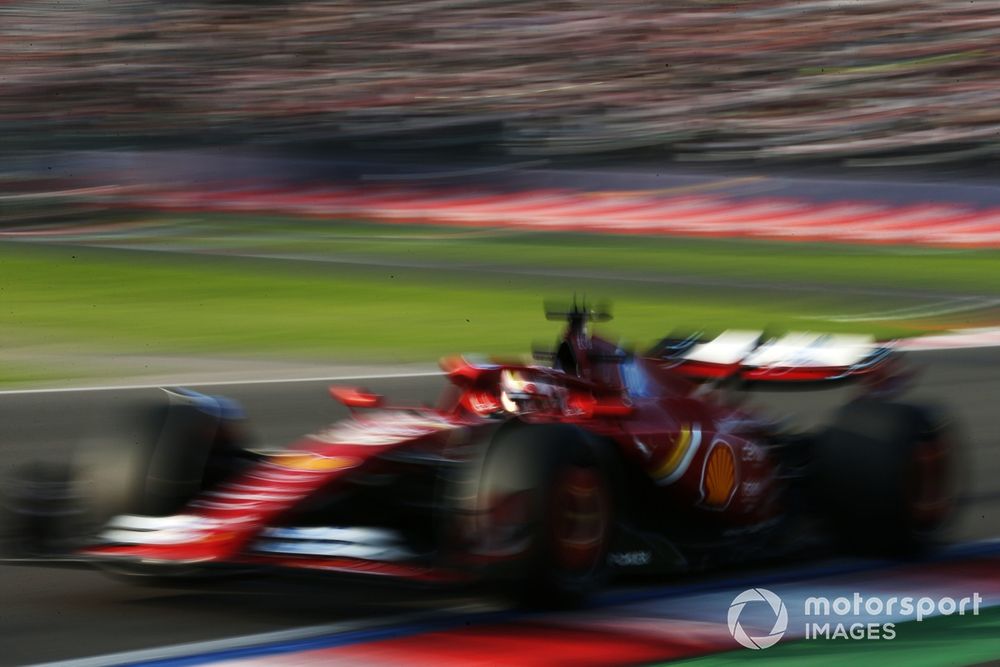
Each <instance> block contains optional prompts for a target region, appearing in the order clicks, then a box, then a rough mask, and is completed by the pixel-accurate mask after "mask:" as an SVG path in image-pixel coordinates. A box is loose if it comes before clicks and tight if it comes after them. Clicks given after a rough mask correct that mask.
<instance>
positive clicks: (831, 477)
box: [814, 399, 962, 556]
mask: <svg viewBox="0 0 1000 667" xmlns="http://www.w3.org/2000/svg"><path fill="white" fill-rule="evenodd" d="M961 463H962V443H961V437H960V435H959V433H958V430H957V428H956V426H955V424H954V423H953V422H952V421H951V420H950V419H949V418H948V417H947V416H946V415H944V414H943V413H940V412H936V411H932V410H929V409H927V408H923V407H919V406H915V405H908V404H901V403H889V402H883V401H878V400H871V399H861V400H856V401H853V402H851V403H849V404H847V405H846V406H844V407H843V408H841V410H840V411H839V412H838V413H837V415H836V417H835V419H834V423H833V424H832V425H831V426H830V427H829V428H828V429H826V430H825V431H824V432H822V433H821V434H820V435H819V437H818V439H817V442H816V458H815V462H814V464H815V477H814V479H815V481H816V490H817V492H818V495H819V502H820V504H821V506H822V507H823V508H824V513H825V515H826V516H827V517H828V519H829V521H830V524H831V527H832V528H833V531H834V533H835V535H836V536H837V537H838V538H839V539H840V541H841V542H842V543H843V545H844V546H845V547H847V548H848V549H849V550H851V551H854V552H863V553H869V554H880V555H893V556H906V555H915V554H918V553H919V552H921V551H923V550H924V549H926V548H927V547H930V546H932V545H934V544H936V543H939V542H940V541H942V539H943V537H944V534H945V531H946V529H947V527H948V525H949V523H950V521H951V519H952V518H953V517H954V514H955V513H956V511H957V507H958V491H959V488H958V487H959V484H960V481H961V480H960V471H961Z"/></svg>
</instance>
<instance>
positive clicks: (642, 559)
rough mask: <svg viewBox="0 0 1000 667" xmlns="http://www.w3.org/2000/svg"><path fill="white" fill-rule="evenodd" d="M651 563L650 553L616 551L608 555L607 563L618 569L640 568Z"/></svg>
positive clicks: (651, 554)
mask: <svg viewBox="0 0 1000 667" xmlns="http://www.w3.org/2000/svg"><path fill="white" fill-rule="evenodd" d="M652 562H653V553H652V552H650V551H645V550H643V551H617V552H614V553H610V554H608V563H610V564H611V565H616V566H618V567H642V566H643V565H649V564H650V563H652Z"/></svg>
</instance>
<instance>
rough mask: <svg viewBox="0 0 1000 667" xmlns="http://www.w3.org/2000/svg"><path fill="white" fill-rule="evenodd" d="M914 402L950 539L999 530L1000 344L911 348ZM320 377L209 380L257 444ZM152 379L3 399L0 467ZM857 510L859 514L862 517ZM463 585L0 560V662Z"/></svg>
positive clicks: (311, 420) (334, 410)
mask: <svg viewBox="0 0 1000 667" xmlns="http://www.w3.org/2000/svg"><path fill="white" fill-rule="evenodd" d="M911 359H912V363H913V364H914V365H915V366H916V367H918V368H919V369H920V370H921V381H920V384H919V386H918V388H917V389H916V390H915V391H914V392H913V397H914V398H915V399H919V400H924V399H931V398H933V399H934V400H935V401H936V402H938V403H941V404H943V405H945V406H947V407H949V408H950V409H951V410H952V411H953V413H954V414H955V415H956V416H957V418H958V420H959V421H960V422H961V423H962V424H963V426H964V429H965V432H966V434H967V441H968V445H969V446H968V453H969V457H968V458H969V463H970V465H969V470H970V480H969V483H968V487H967V489H966V493H965V497H966V499H967V502H966V507H965V509H964V511H963V515H962V517H961V520H960V521H959V522H958V524H957V526H956V531H955V538H956V539H957V540H976V539H984V538H994V537H1000V453H998V441H1000V432H998V429H997V427H996V425H995V424H996V417H997V413H998V410H997V408H998V404H1000V348H983V349H974V350H956V351H940V352H939V351H934V352H920V353H914V354H912V355H911ZM326 384H327V383H326V382H320V381H310V382H273V383H266V384H234V385H230V386H213V387H212V388H211V390H212V391H213V392H215V393H224V394H226V395H229V396H231V397H233V398H237V399H239V400H241V401H242V402H243V403H244V405H245V407H246V408H247V411H248V413H249V415H250V417H251V420H252V422H253V425H254V431H255V433H256V436H257V440H258V442H259V443H261V444H269V445H277V444H282V443H285V442H288V441H290V440H293V439H294V438H295V437H296V436H298V435H300V434H302V433H304V432H308V431H310V430H312V429H315V428H317V427H319V426H322V425H324V424H326V423H329V422H330V421H332V420H334V419H336V418H338V417H340V416H342V415H343V414H344V413H343V409H342V408H340V407H339V406H337V405H335V404H334V402H333V401H332V400H331V399H330V398H329V397H328V395H327V392H326ZM363 384H366V385H367V386H369V387H370V388H372V389H373V390H376V391H380V392H383V393H385V394H387V395H388V396H389V398H390V399H392V400H398V401H400V402H403V401H406V402H411V403H412V402H414V401H419V400H425V399H427V400H429V399H431V398H433V397H434V395H435V394H436V392H437V390H438V389H439V388H440V387H441V384H442V380H441V379H440V378H437V377H416V378H413V377H410V378H384V379H372V380H369V381H366V382H364V383H363ZM849 391H850V389H836V390H827V391H822V392H814V393H808V394H801V393H786V392H782V393H771V394H766V395H765V394H758V395H757V396H755V397H754V398H753V399H752V400H754V401H755V402H760V403H763V404H765V405H766V406H767V407H768V408H769V409H773V411H774V412H775V413H776V414H778V413H780V414H791V415H794V416H793V420H794V421H796V422H797V423H800V424H802V425H808V424H810V423H817V422H822V421H823V419H824V418H825V416H826V415H827V414H828V413H829V411H830V410H831V409H832V408H833V407H834V406H835V405H836V404H838V402H840V401H841V400H843V398H844V397H845V396H846V393H847V392H849ZM157 400H160V392H158V391H157V390H156V389H112V390H100V391H79V392H52V393H9V394H3V395H0V454H2V456H0V475H3V476H4V477H6V475H8V474H10V472H11V471H12V470H13V469H15V468H16V467H17V466H18V465H20V464H22V463H24V462H26V461H30V460H35V459H48V460H58V459H61V458H64V457H67V456H71V454H72V451H73V449H74V448H75V447H79V446H82V445H85V444H86V442H87V441H88V440H91V439H98V438H121V437H128V436H129V434H128V433H127V429H126V430H123V428H122V424H124V423H127V421H128V416H129V413H130V411H131V410H133V409H134V408H135V406H136V404H139V403H149V402H153V401H157ZM861 520H865V519H864V518H862V519H861ZM476 601H477V600H476V599H475V598H470V597H469V595H468V594H467V593H453V592H452V593H446V592H440V591H433V590H419V589H400V588H398V587H394V586H382V585H375V584H372V583H368V582H364V583H351V584H346V583H343V582H341V581H339V580H331V581H329V582H322V584H321V585H318V584H317V582H315V581H314V580H312V579H297V578H285V577H282V578H267V579H246V580H233V581H227V582H219V583H214V584H212V585H208V586H204V587H201V588H178V587H165V586H154V585H148V584H146V585H138V586H137V585H135V584H127V583H123V582H119V581H115V580H112V579H109V578H107V577H106V576H104V575H102V574H100V573H98V572H93V571H90V570H83V569H55V568H45V567H36V566H23V565H12V564H8V563H2V564H0V665H19V664H28V663H35V662H43V661H51V660H62V659H70V658H79V657H85V656H98V655H104V654H108V653H112V652H120V651H129V650H137V649H146V648H150V647H159V646H165V645H172V644H179V643H186V642H194V641H204V640H213V639H223V638H227V637H234V636H238V635H246V634H252V633H261V632H269V631H277V630H283V629H291V628H297V627H301V626H309V625H317V624H326V623H333V622H338V621H347V620H359V619H372V618H384V617H387V616H393V615H398V614H410V613H413V612H420V611H430V610H435V609H441V608H445V607H455V606H458V605H463V604H469V603H474V602H476Z"/></svg>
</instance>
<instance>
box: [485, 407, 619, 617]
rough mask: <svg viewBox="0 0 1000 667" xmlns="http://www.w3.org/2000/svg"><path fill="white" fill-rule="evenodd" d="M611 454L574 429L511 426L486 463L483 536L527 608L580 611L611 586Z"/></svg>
mask: <svg viewBox="0 0 1000 667" xmlns="http://www.w3.org/2000/svg"><path fill="white" fill-rule="evenodd" d="M607 468H608V464H607V450H605V449H604V448H603V445H602V443H600V442H596V441H594V440H593V439H592V438H590V437H589V436H588V435H587V434H585V433H584V432H582V431H580V430H578V429H575V428H573V427H570V426H565V425H558V424H548V425H511V427H508V428H504V429H501V430H500V431H499V432H498V433H497V435H496V437H495V439H494V441H493V442H492V443H491V445H490V448H489V450H488V452H487V455H486V460H485V462H484V465H483V469H482V477H481V481H480V488H479V498H480V512H479V516H480V518H481V523H480V530H481V535H482V540H483V546H484V548H485V553H486V554H487V556H488V557H489V558H490V559H491V560H492V561H493V565H494V574H495V576H496V577H497V578H499V579H501V580H503V581H505V582H506V583H508V584H509V588H508V591H509V592H512V593H514V595H515V596H516V597H517V598H518V599H519V600H520V601H522V602H525V603H528V604H531V605H535V606H537V605H542V606H566V605H572V604H576V603H579V602H580V601H582V599H583V598H584V597H586V595H587V594H589V593H590V592H592V591H593V590H594V589H596V588H597V587H598V586H599V585H600V584H601V583H602V582H603V580H604V579H605V576H606V561H607V553H608V547H609V545H610V542H611V537H612V531H613V529H614V521H613V517H614V514H613V505H612V489H611V480H610V476H609V474H608V470H607Z"/></svg>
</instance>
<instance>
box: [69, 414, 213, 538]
mask: <svg viewBox="0 0 1000 667" xmlns="http://www.w3.org/2000/svg"><path fill="white" fill-rule="evenodd" d="M139 418H140V424H139V429H137V437H136V438H135V439H116V440H109V441H105V442H101V443H96V444H93V445H92V446H91V447H89V448H87V450H86V451H83V452H81V455H80V464H79V479H80V485H81V488H80V495H81V496H82V497H83V498H84V499H85V500H86V502H87V505H88V508H89V509H90V511H91V513H92V514H93V516H94V518H95V519H96V520H98V521H101V520H106V519H108V518H110V517H112V516H114V515H117V514H144V515H150V516H166V515H169V514H173V513H176V512H177V511H179V510H180V509H181V508H182V507H183V506H184V505H185V504H186V503H187V502H188V501H189V500H191V498H193V497H194V495H195V494H197V493H198V492H199V491H200V490H201V489H202V488H204V487H205V486H206V473H207V471H208V469H209V459H210V458H211V457H212V455H213V450H214V449H215V442H216V439H217V434H218V431H219V428H220V420H219V419H218V418H217V417H214V416H212V415H208V414H206V413H204V412H201V411H199V410H198V409H196V408H195V407H193V406H189V405H157V406H154V407H151V408H147V409H144V410H141V411H140V412H139Z"/></svg>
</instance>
